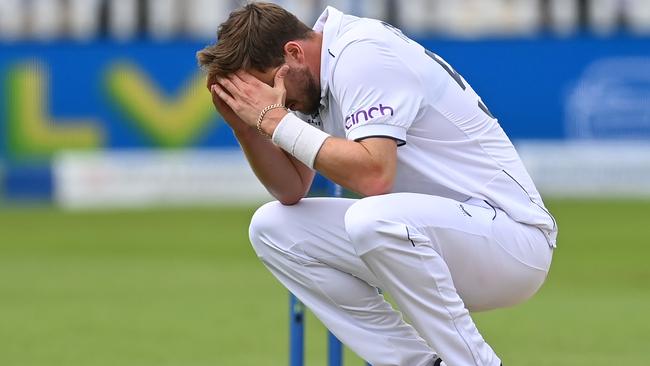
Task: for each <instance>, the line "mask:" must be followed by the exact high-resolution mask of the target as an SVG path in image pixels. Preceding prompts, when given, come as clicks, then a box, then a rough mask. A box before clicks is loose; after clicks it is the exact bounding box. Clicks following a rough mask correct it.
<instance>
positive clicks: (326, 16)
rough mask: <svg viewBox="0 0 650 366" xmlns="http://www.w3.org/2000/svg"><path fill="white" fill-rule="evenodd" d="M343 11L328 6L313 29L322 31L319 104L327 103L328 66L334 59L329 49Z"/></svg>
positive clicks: (334, 38) (336, 32)
mask: <svg viewBox="0 0 650 366" xmlns="http://www.w3.org/2000/svg"><path fill="white" fill-rule="evenodd" d="M342 17H343V13H342V12H340V11H339V10H337V9H335V8H333V7H331V6H328V7H327V8H326V9H325V11H323V13H322V14H321V15H320V17H319V18H318V20H317V21H316V24H315V25H314V28H313V29H314V31H316V32H322V33H323V45H322V48H321V59H320V61H321V62H320V88H321V105H327V93H328V91H329V79H330V67H331V66H332V61H333V60H334V57H335V56H334V55H333V54H332V53H331V51H330V46H331V45H332V43H333V42H334V41H335V40H336V36H337V34H338V31H339V27H340V26H341V18H342Z"/></svg>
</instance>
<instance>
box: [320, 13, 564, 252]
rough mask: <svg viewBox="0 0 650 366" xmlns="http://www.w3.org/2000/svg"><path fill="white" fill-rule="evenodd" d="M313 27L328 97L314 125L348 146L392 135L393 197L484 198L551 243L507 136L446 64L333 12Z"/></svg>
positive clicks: (387, 29) (548, 226)
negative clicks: (394, 154)
mask: <svg viewBox="0 0 650 366" xmlns="http://www.w3.org/2000/svg"><path fill="white" fill-rule="evenodd" d="M314 30H315V31H317V32H322V33H323V48H322V56H321V76H320V77H321V80H320V81H321V91H322V94H321V97H322V99H321V108H320V111H319V115H318V116H313V117H312V118H311V119H309V122H310V123H314V124H316V125H317V126H318V127H319V128H322V129H323V130H324V131H326V132H327V133H329V134H331V135H333V136H337V137H344V138H347V139H349V140H355V141H359V140H362V139H364V138H368V137H375V136H384V137H388V138H392V139H395V140H396V141H397V142H398V145H400V146H399V147H398V149H397V158H398V163H397V176H396V179H395V184H394V187H393V192H413V193H424V194H430V195H436V196H442V197H447V198H451V199H454V200H458V201H465V200H468V199H470V198H476V199H480V200H484V201H486V202H487V203H489V204H490V205H492V206H494V207H498V208H500V209H502V210H503V211H504V212H506V213H507V214H508V215H509V216H510V217H511V218H513V219H514V220H516V221H518V222H521V223H524V224H528V225H533V226H536V227H538V228H539V229H540V230H542V232H544V234H545V235H546V237H547V239H548V242H549V245H551V246H555V241H556V236H557V225H556V222H555V219H554V218H553V216H551V214H550V213H549V212H548V210H546V208H545V207H544V203H543V202H542V199H541V197H540V194H539V192H538V191H537V189H536V188H535V185H534V183H533V181H532V180H531V178H530V176H529V175H528V172H527V171H526V169H525V167H524V165H523V164H522V162H521V160H520V158H519V155H518V154H517V152H516V151H515V148H514V146H513V145H512V143H511V142H510V139H509V138H508V137H507V136H506V134H505V133H504V131H503V130H502V129H501V126H500V125H499V123H498V121H497V120H496V119H495V118H493V117H492V116H491V114H490V112H489V111H488V109H487V108H486V107H485V105H484V104H483V103H482V102H481V99H480V97H479V96H478V95H477V94H476V92H475V91H474V90H473V89H472V87H471V86H470V85H469V84H468V83H467V81H465V80H464V79H463V78H462V77H461V76H460V75H459V74H458V73H456V71H454V69H453V68H452V67H451V66H450V65H449V64H447V63H446V62H445V61H444V60H442V59H441V58H440V57H438V56H437V55H435V54H433V53H431V52H429V51H427V50H425V49H424V48H423V47H422V46H421V45H420V44H418V43H417V42H414V41H413V40H411V39H409V38H407V37H406V36H404V35H403V34H402V33H401V32H400V31H399V30H397V29H395V28H393V27H392V26H390V25H388V24H386V23H383V22H380V21H378V20H373V19H366V18H357V17H354V16H350V15H345V14H343V13H341V12H340V11H338V10H336V9H334V8H332V7H328V8H327V9H326V10H325V12H323V14H322V15H321V16H320V18H319V20H318V21H317V23H316V25H315V26H314ZM495 212H496V211H495Z"/></svg>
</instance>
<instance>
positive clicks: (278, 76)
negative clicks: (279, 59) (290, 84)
mask: <svg viewBox="0 0 650 366" xmlns="http://www.w3.org/2000/svg"><path fill="white" fill-rule="evenodd" d="M288 72H289V66H288V65H286V64H285V65H282V67H280V70H278V72H276V73H275V78H274V82H273V88H275V89H284V78H285V77H286V76H287V73H288Z"/></svg>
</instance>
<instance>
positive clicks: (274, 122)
mask: <svg viewBox="0 0 650 366" xmlns="http://www.w3.org/2000/svg"><path fill="white" fill-rule="evenodd" d="M287 114H289V112H287V111H286V110H285V109H283V108H277V109H273V110H271V111H269V112H267V113H266V115H265V116H264V119H263V120H262V124H261V128H262V131H264V133H265V134H267V135H268V136H273V133H274V132H275V129H276V128H277V127H278V124H279V123H280V121H282V119H283V118H284V117H285V116H286V115H287Z"/></svg>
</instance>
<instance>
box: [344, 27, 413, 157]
mask: <svg viewBox="0 0 650 366" xmlns="http://www.w3.org/2000/svg"><path fill="white" fill-rule="evenodd" d="M421 88H422V86H421V83H420V81H419V78H418V77H417V75H416V74H415V73H414V71H413V70H412V69H411V68H409V67H408V65H406V64H405V62H404V61H403V60H402V58H401V57H399V55H397V54H395V51H393V50H391V49H390V48H388V47H387V46H386V45H384V44H382V43H381V42H379V41H377V40H363V41H358V42H355V43H352V44H350V45H348V46H347V47H346V48H345V49H343V51H342V52H341V54H340V55H339V56H338V59H337V62H336V66H335V68H334V70H333V73H332V94H333V96H334V98H336V100H337V102H338V104H339V105H340V106H341V113H342V116H341V118H342V123H343V125H344V129H345V135H346V138H347V139H348V140H354V141H359V140H363V139H364V138H368V137H380V136H381V137H388V138H392V139H395V140H396V141H397V142H398V144H400V145H403V144H404V143H406V131H407V130H408V128H409V127H410V126H411V124H412V123H413V120H414V119H415V118H416V116H417V114H418V111H419V110H420V107H421V104H422V100H423V93H422V92H421Z"/></svg>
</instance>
